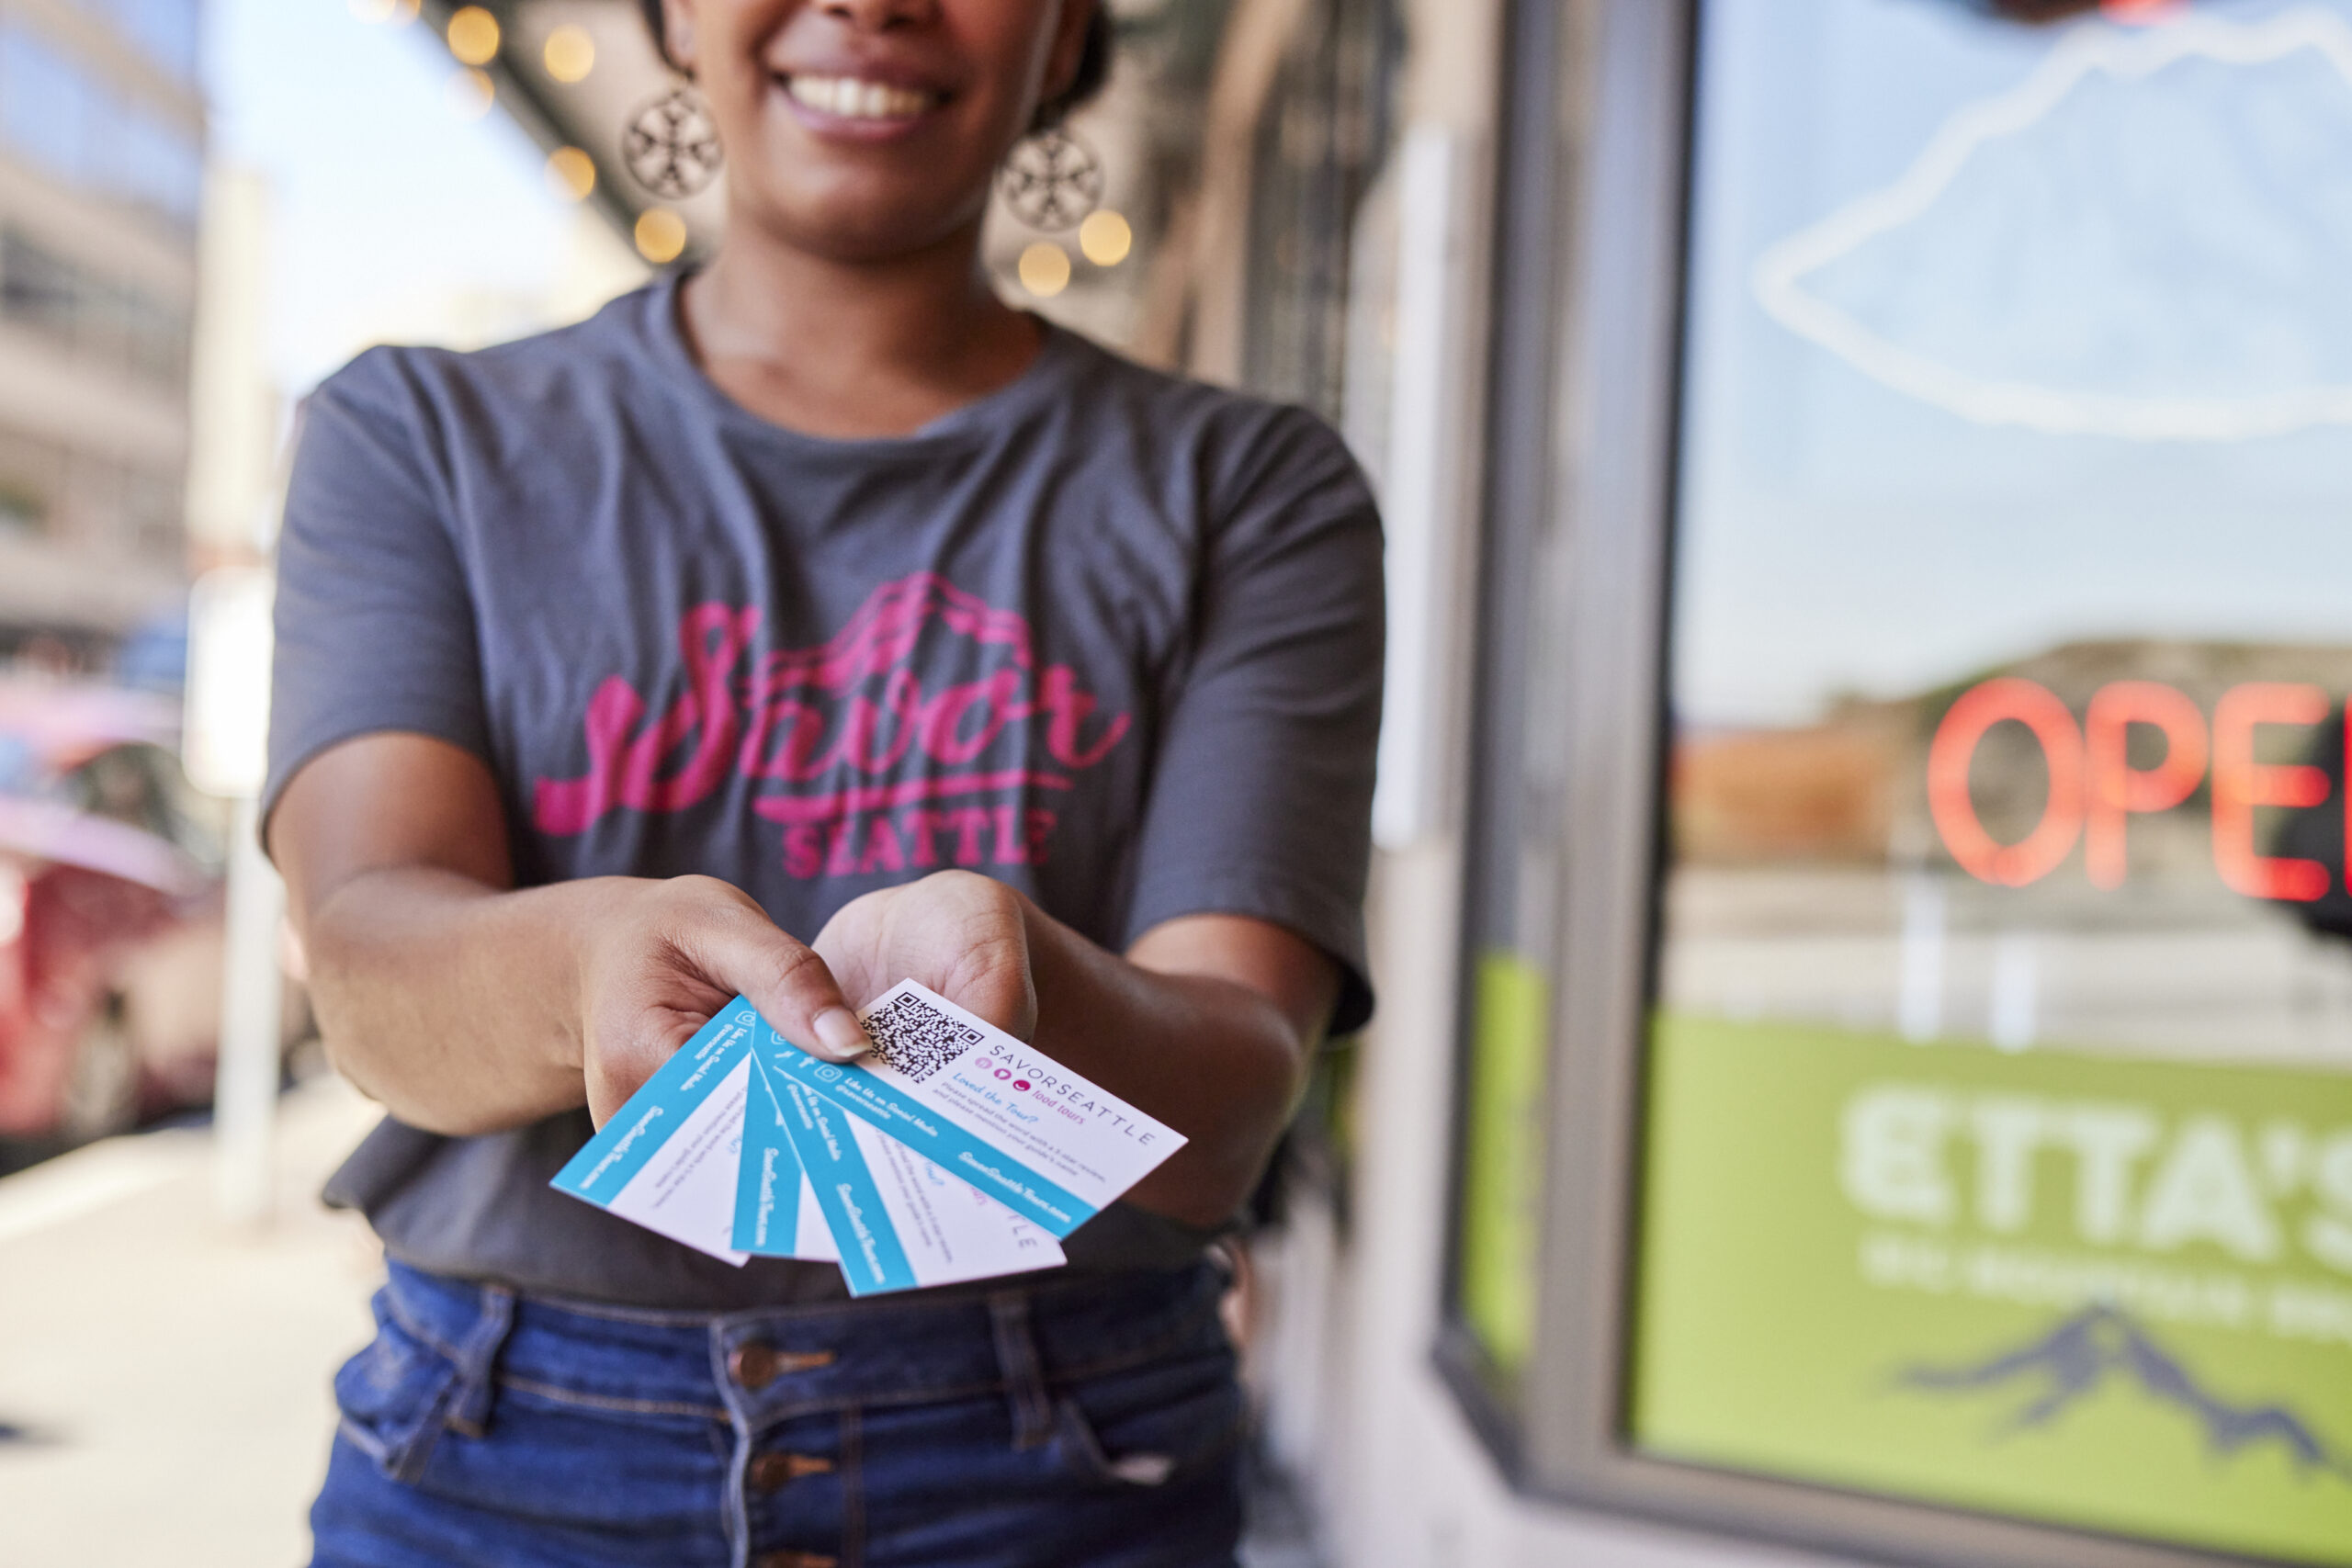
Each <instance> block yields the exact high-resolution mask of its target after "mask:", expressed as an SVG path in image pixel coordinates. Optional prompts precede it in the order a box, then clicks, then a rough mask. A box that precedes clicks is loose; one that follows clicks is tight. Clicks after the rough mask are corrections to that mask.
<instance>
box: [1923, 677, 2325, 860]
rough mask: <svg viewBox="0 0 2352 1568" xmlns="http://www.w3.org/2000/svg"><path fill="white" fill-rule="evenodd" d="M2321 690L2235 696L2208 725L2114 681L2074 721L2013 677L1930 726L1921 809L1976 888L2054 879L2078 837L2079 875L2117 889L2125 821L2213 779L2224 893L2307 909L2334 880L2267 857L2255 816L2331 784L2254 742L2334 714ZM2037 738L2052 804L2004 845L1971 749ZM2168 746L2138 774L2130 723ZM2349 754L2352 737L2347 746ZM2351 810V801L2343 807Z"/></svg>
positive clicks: (2268, 686)
mask: <svg viewBox="0 0 2352 1568" xmlns="http://www.w3.org/2000/svg"><path fill="white" fill-rule="evenodd" d="M2328 709H2329V703H2328V698H2327V694H2326V693H2325V692H2324V691H2323V690H2321V689H2320V688H2319V687H2317V686H2312V685H2304V684H2301V683H2298V682H2275V681H2263V682H2249V683H2247V684H2245V685H2242V686H2233V687H2231V688H2230V689H2229V690H2228V691H2227V692H2224V693H2223V694H2222V698H2221V701H2219V702H2218V703H2216V704H2215V705H2214V706H2213V719H2212V723H2211V726H2210V728H2209V727H2208V725H2207V724H2206V721H2205V716H2204V714H2203V713H2202V712H2200V711H2199V708H2198V706H2197V705H2196V704H2195V703H2194V702H2192V701H2190V700H2189V699H2188V697H2187V696H2186V695H2184V694H2182V693H2180V692H2178V691H2177V690H2175V689H2174V688H2172V687H2170V686H2166V685H2162V684H2159V683H2158V682H2154V681H2117V682H2112V683H2110V684H2109V685H2105V686H2102V687H2100V688H2099V689H2098V692H2097V693H2096V694H2093V696H2092V697H2091V701H2090V706H2089V708H2088V709H2087V710H2086V712H2085V714H2084V715H2083V720H2082V723H2081V724H2080V725H2079V726H2078V725H2077V724H2076V723H2075V716H2074V714H2073V713H2072V712H2071V711H2070V710H2069V709H2068V708H2067V706H2066V705H2065V704H2064V703H2063V702H2061V701H2060V700H2059V699H2058V697H2057V696H2056V695H2055V694H2052V692H2051V691H2050V689H2049V688H2048V687H2046V686H2042V685H2040V684H2037V683H2036V682H2032V681H2028V680H2023V679H2021V678H2019V677H2017V676H2013V675H2005V676H2002V677H1999V678H1998V679H1996V680H1991V681H1987V682H1984V683H1983V684H1982V685H1978V686H1973V687H1971V688H1970V689H1969V690H1968V691H1967V692H1965V693H1963V694H1962V696H1961V698H1960V700H1959V701H1958V702H1955V703H1954V704H1952V705H1951V711H1950V712H1948V713H1946V714H1945V715H1944V717H1943V722H1942V723H1941V724H1939V725H1938V726H1937V727H1936V737H1935V740H1934V742H1933V743H1932V744H1931V745H1930V746H1929V747H1928V812H1929V814H1930V815H1931V816H1932V817H1933V818H1935V823H1936V831H1937V833H1938V834H1939V835H1940V836H1941V837H1942V839H1943V843H1944V848H1945V849H1946V850H1948V851H1950V852H1951V857H1952V859H1953V860H1954V861H1956V862H1958V863H1959V864H1960V867H1961V869H1962V870H1963V871H1965V872H1967V873H1968V874H1970V875H1971V876H1973V877H1975V878H1977V879H1978V880H1979V881H1983V882H1990V883H1994V884H1996V885H1997V886H2003V887H2022V886H2025V885H2026V884H2028V883H2030V882H2035V881H2038V880H2040V879H2041V878H2042V877H2044V876H2047V875H2049V874H2051V873H2052V871H2055V870H2056V869H2058V867H2059V865H2060V864H2061V863H2063V862H2064V860H2065V859H2066V857H2067V855H2068V854H2070V853H2072V852H2073V851H2074V848H2075V840H2083V846H2084V848H2083V859H2084V869H2085V870H2086V872H2087V873H2088V874H2089V876H2090V879H2091V883H2092V885H2093V886H2098V887H2120V886H2122V885H2123V874H2124V869H2125V864H2126V854H2125V836H2126V825H2127V824H2128V823H2129V822H2130V821H2131V818H2132V817H2134V816H2135V815H2144V814H2146V813H2149V812H2155V811H2168V810H2170V809H2172V808H2173V807H2176V806H2178V805H2179V804H2181V802H2183V801H2185V800H2187V799H2188V797H2189V795H2192V794H2194V793H2195V792H2196V789H2197V786H2198V785H2199V784H2201V783H2203V782H2205V780H2206V777H2207V775H2208V773H2209V772H2210V773H2211V780H2212V807H2213V812H2212V815H2213V866H2214V869H2215V870H2217V871H2218V872H2220V874H2221V876H2222V882H2223V883H2225V884H2227V885H2228V886H2230V887H2231V888H2233V889H2234V890H2235V891H2237V892H2239V893H2244V894H2246V895H2248V896H2249V897H2256V898H2281V899H2290V900H2293V901H2297V902H2302V903H2308V902H2310V901H2312V899H2315V898H2318V897H2322V896H2323V895H2324V894H2325V893H2326V892H2327V890H2328V887H2329V885H2330V882H2331V879H2332V874H2331V873H2330V871H2329V870H2328V868H2327V867H2326V866H2324V865H2323V864H2321V863H2319V862H2318V861H2314V860H2301V859H2298V858H2294V857H2291V856H2281V855H2266V854H2263V853H2261V852H2259V851H2258V850H2257V849H2256V845H2255V809H2256V807H2264V806H2281V807H2298V808H2308V807H2314V806H2317V805H2320V804H2321V803H2322V802H2324V801H2325V800H2326V799H2327V796H2328V791H2329V784H2328V778H2327V774H2326V773H2324V771H2322V770H2321V769H2319V768H2315V767H2312V766H2311V765H2310V764H2308V763H2303V762H2258V761H2256V760H2255V734H2256V731H2257V730H2259V729H2260V728H2263V727H2265V726H2267V725H2281V726H2301V727H2303V728H2309V727H2311V726H2312V725H2316V724H2319V723H2321V722H2323V721H2324V720H2325V719H2326V717H2327V716H2328ZM2011 721H2014V722H2016V723H2018V724H2022V725H2024V726H2025V728H2027V729H2028V730H2029V731H2030V733H2031V734H2032V736H2033V739H2034V741H2035V743H2036V744H2037V745H2039V746H2040V747H2041V756H2042V761H2043V762H2044V764H2045V765H2046V766H2047V767H2048V769H2049V771H2050V796H2049V799H2048V800H2047V801H2046V802H2045V803H2044V804H2043V806H2042V808H2041V820H2040V821H2038V822H2037V823H2035V824H2034V827H2033V830H2032V831H2031V832H2030V833H2028V834H2027V835H2026V836H2025V837H2024V838H2023V839H2020V840H2018V841H2017V842H2015V843H2006V844H2005V843H2003V842H2001V841H2000V840H1997V839H1996V838H1994V837H1993V835H1992V834H1991V833H1990V832H1988V831H1986V830H1985V824H1984V822H1983V821H1982V819H1980V818H1978V816H1977V815H1976V803H1975V801H1974V800H1973V797H1972V796H1971V795H1970V793H1969V787H1968V770H1969V765H1970V763H1971V762H1973V761H1974V760H1975V756H1976V748H1977V746H1978V745H1979V744H1980V743H1981V742H1982V741H1983V740H1984V739H1985V735H1986V733H1987V732H1988V731H1990V730H1991V729H1992V728H1993V727H1994V726H1995V725H1996V724H2003V723H2007V722H2011ZM2134 725H2142V726H2145V727H2147V728H2152V729H2154V730H2155V731H2157V732H2158V733H2159V734H2161V735H2162V736H2163V737H2164V740H2165V755H2164V760H2163V761H2160V762H2157V763H2156V764H2155V765H2154V766H2153V767H2147V768H2135V767H2133V766H2132V765H2131V759H2130V756H2129V754H2128V751H2127V748H2126V742H2127V741H2128V739H2130V736H2131V727H2132V726H2134ZM2347 745H2352V736H2347ZM2347 807H2352V802H2347Z"/></svg>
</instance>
